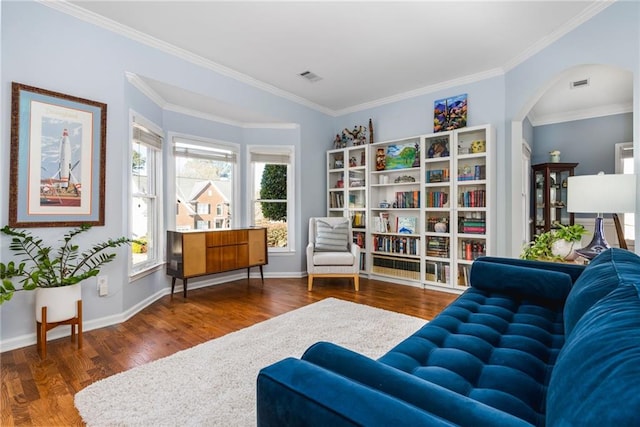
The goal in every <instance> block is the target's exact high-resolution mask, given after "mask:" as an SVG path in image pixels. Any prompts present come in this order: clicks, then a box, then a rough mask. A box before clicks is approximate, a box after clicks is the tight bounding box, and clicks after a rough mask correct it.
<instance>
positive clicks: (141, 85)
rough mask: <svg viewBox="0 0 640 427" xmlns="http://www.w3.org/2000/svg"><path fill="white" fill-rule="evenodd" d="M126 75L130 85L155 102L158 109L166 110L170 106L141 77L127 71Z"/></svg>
mask: <svg viewBox="0 0 640 427" xmlns="http://www.w3.org/2000/svg"><path fill="white" fill-rule="evenodd" d="M124 74H125V76H126V77H127V80H128V81H129V83H131V84H132V85H133V87H135V88H136V89H138V90H139V91H140V92H142V93H143V94H144V95H145V96H146V97H147V98H149V99H151V101H153V103H154V104H156V105H157V106H158V107H160V108H164V107H165V106H166V105H168V103H167V101H165V100H164V98H162V97H161V96H160V95H159V94H158V92H156V91H155V90H153V89H151V87H150V86H149V85H148V84H147V83H145V81H144V80H142V79H141V78H140V76H138V75H137V74H135V73H131V72H129V71H126V72H125V73H124Z"/></svg>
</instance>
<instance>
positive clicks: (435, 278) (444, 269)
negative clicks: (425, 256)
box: [425, 261, 451, 283]
mask: <svg viewBox="0 0 640 427" xmlns="http://www.w3.org/2000/svg"><path fill="white" fill-rule="evenodd" d="M425 279H426V280H429V281H431V282H438V283H451V266H450V265H449V263H446V262H439V261H427V262H426V263H425Z"/></svg>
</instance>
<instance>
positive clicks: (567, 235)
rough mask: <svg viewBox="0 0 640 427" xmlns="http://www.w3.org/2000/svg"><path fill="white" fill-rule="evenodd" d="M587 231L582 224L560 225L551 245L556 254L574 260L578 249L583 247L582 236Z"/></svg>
mask: <svg viewBox="0 0 640 427" xmlns="http://www.w3.org/2000/svg"><path fill="white" fill-rule="evenodd" d="M586 233H587V230H585V228H584V226H583V225H582V224H574V225H562V224H560V225H558V229H556V230H554V236H555V241H554V242H553V243H552V245H551V251H552V252H553V254H554V255H556V256H559V257H561V258H563V259H566V260H569V261H573V260H574V259H576V258H577V257H578V254H577V253H576V252H575V251H576V249H580V248H582V236H584V235H585V234H586Z"/></svg>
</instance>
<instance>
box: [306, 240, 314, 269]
mask: <svg viewBox="0 0 640 427" xmlns="http://www.w3.org/2000/svg"><path fill="white" fill-rule="evenodd" d="M307 271H313V243H311V242H309V244H307Z"/></svg>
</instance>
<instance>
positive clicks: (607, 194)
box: [567, 172, 636, 260]
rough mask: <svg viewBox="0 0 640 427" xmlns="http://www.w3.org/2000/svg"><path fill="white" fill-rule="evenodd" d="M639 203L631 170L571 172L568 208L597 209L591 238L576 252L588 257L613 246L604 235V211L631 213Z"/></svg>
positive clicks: (592, 210)
mask: <svg viewBox="0 0 640 427" xmlns="http://www.w3.org/2000/svg"><path fill="white" fill-rule="evenodd" d="M635 207H636V177H635V175H632V174H612V175H605V174H604V173H603V172H600V173H599V174H597V175H580V176H570V177H569V178H568V181H567V211H568V212H574V213H595V214H596V225H595V230H594V233H593V238H592V239H591V242H590V243H589V244H588V245H587V246H586V247H584V248H582V249H578V250H576V252H577V253H578V254H579V255H580V256H582V257H584V258H587V259H589V260H591V259H593V258H595V257H596V256H598V254H600V252H602V251H604V250H606V249H608V248H609V247H610V246H609V244H608V243H607V239H605V237H604V226H603V217H602V214H604V213H629V212H634V211H635Z"/></svg>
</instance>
